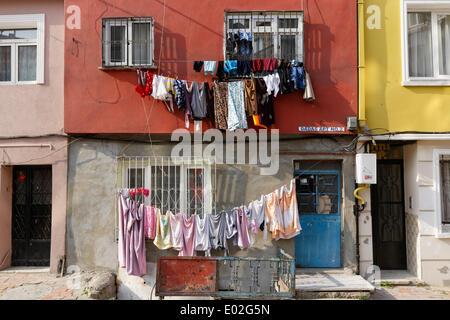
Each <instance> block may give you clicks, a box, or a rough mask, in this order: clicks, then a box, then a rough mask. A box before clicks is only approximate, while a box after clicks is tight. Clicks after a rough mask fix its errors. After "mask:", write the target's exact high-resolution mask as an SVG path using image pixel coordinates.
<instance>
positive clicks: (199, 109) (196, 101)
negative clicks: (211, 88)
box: [191, 82, 208, 120]
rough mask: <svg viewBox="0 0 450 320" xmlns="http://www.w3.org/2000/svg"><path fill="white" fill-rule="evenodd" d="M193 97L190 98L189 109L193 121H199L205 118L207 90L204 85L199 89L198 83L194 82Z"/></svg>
mask: <svg viewBox="0 0 450 320" xmlns="http://www.w3.org/2000/svg"><path fill="white" fill-rule="evenodd" d="M195 85H196V86H195V87H194V89H193V90H194V96H193V97H192V102H191V108H192V115H193V117H194V119H197V120H201V119H204V118H206V114H207V112H208V110H207V95H208V92H207V89H206V86H205V83H202V85H201V87H200V88H199V87H198V83H197V82H195Z"/></svg>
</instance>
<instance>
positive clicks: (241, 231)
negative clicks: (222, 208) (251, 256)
mask: <svg viewBox="0 0 450 320" xmlns="http://www.w3.org/2000/svg"><path fill="white" fill-rule="evenodd" d="M234 212H235V214H236V227H237V245H238V246H239V248H241V249H245V248H248V247H249V246H250V236H249V234H248V221H247V207H245V206H242V207H239V208H236V209H234Z"/></svg>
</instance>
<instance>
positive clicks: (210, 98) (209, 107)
mask: <svg viewBox="0 0 450 320" xmlns="http://www.w3.org/2000/svg"><path fill="white" fill-rule="evenodd" d="M203 84H204V86H205V92H206V118H207V119H209V120H210V121H211V127H213V128H214V127H215V125H216V121H215V114H214V93H213V90H212V88H210V86H209V83H208V82H204V83H203Z"/></svg>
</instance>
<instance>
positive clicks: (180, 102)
mask: <svg viewBox="0 0 450 320" xmlns="http://www.w3.org/2000/svg"><path fill="white" fill-rule="evenodd" d="M183 86H184V83H183V81H181V80H179V79H176V80H175V84H174V88H175V103H176V104H177V106H178V110H180V109H182V108H185V107H186V96H185V95H184V90H183Z"/></svg>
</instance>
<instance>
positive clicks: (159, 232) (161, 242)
mask: <svg viewBox="0 0 450 320" xmlns="http://www.w3.org/2000/svg"><path fill="white" fill-rule="evenodd" d="M169 220H170V215H169V214H166V215H162V214H161V212H160V211H159V210H158V211H157V216H156V236H155V240H154V241H153V243H154V244H155V246H156V247H158V249H160V250H167V249H170V248H172V239H171V230H170V221H169Z"/></svg>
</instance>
